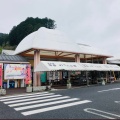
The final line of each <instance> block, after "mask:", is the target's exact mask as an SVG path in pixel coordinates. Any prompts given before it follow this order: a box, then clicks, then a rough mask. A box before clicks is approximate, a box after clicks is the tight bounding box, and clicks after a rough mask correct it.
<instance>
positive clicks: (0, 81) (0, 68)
mask: <svg viewBox="0 0 120 120" xmlns="http://www.w3.org/2000/svg"><path fill="white" fill-rule="evenodd" d="M0 86H1V87H2V65H0Z"/></svg>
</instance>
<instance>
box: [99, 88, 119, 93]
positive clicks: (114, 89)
mask: <svg viewBox="0 0 120 120" xmlns="http://www.w3.org/2000/svg"><path fill="white" fill-rule="evenodd" d="M119 89H120V88H113V89H108V90H101V91H98V92H107V91H112V90H119Z"/></svg>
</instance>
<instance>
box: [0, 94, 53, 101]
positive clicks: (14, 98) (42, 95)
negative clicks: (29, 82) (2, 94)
mask: <svg viewBox="0 0 120 120" xmlns="http://www.w3.org/2000/svg"><path fill="white" fill-rule="evenodd" d="M53 94H54V93H46V94H40V95H31V96H24V97H16V98H9V99H2V100H0V101H9V100H17V99H19V100H20V99H22V98H32V97H39V96H46V95H53Z"/></svg>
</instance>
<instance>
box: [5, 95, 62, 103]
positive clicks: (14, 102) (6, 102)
mask: <svg viewBox="0 0 120 120" xmlns="http://www.w3.org/2000/svg"><path fill="white" fill-rule="evenodd" d="M58 96H62V95H49V96H47V95H46V96H44V97H39V98H30V99H24V100H16V101H9V102H4V104H11V103H17V102H25V101H30V100H38V99H44V98H51V97H58Z"/></svg>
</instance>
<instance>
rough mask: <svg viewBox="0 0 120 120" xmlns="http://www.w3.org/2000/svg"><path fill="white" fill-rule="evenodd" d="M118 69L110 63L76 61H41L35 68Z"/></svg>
mask: <svg viewBox="0 0 120 120" xmlns="http://www.w3.org/2000/svg"><path fill="white" fill-rule="evenodd" d="M57 70H67V71H120V67H119V66H118V65H110V64H93V63H76V62H56V61H41V62H40V63H39V64H38V65H37V67H36V68H35V70H34V71H35V72H38V71H57Z"/></svg>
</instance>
